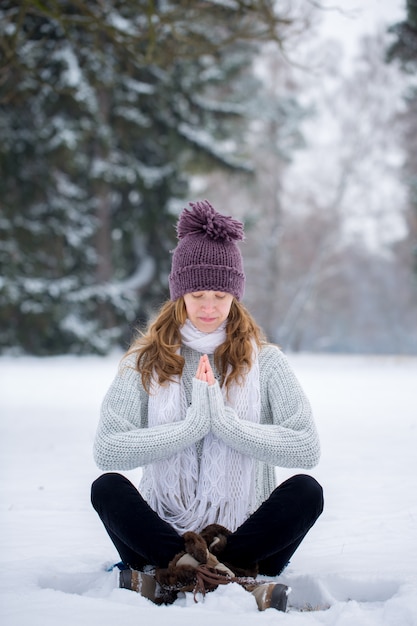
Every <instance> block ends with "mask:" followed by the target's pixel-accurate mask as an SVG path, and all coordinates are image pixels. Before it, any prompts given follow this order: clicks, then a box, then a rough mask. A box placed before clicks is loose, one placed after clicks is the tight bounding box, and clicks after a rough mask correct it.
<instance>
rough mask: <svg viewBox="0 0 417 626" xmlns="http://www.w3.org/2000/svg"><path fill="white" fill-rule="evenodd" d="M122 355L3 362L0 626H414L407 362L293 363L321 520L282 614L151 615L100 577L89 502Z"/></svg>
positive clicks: (416, 437) (181, 605)
mask: <svg viewBox="0 0 417 626" xmlns="http://www.w3.org/2000/svg"><path fill="white" fill-rule="evenodd" d="M120 356H121V355H120V354H119V353H114V354H112V355H111V356H109V357H105V358H99V357H75V356H73V357H68V356H63V357H55V358H52V357H51V358H44V359H36V358H30V357H20V358H12V357H3V358H0V389H1V393H0V415H1V421H0V459H1V460H0V464H1V465H0V476H1V478H0V490H1V491H0V494H1V498H0V507H1V517H0V524H1V537H2V549H1V566H0V572H1V581H0V593H1V599H0V607H1V608H0V617H1V620H2V623H4V624H8V626H27V624H31V626H49V625H50V624H53V625H54V626H56V625H57V624H59V625H60V626H67V625H68V626H72V625H73V624H74V623H79V624H90V625H91V626H93V625H97V626H107V625H108V626H110V625H112V626H113V625H114V624H115V623H116V624H118V623H134V624H146V623H152V624H153V626H159V625H161V626H162V625H163V624H165V623H169V624H170V625H171V626H180V625H181V626H188V625H190V626H191V624H194V623H195V621H196V620H198V623H199V626H211V625H212V624H213V623H216V624H227V625H228V626H235V625H236V626H253V625H256V624H263V625H267V624H288V625H289V626H313V625H325V626H352V625H354V626H398V625H399V624H401V626H415V625H417V567H416V562H417V532H416V530H417V529H416V523H417V495H416V488H415V482H416V469H417V460H416V459H417V455H416V449H417V445H416V444H417V430H416V422H417V420H416V418H417V394H416V382H417V358H416V357H361V356H355V357H347V356H328V355H320V356H315V355H289V357H290V361H291V363H292V365H293V367H294V370H295V372H296V373H297V375H298V377H299V379H300V381H301V382H302V384H303V386H304V388H305V389H306V391H307V393H308V395H309V397H310V399H311V401H312V404H313V408H314V412H315V415H316V421H317V425H318V428H319V431H320V435H321V441H322V459H321V461H320V464H319V465H318V466H317V468H314V469H313V470H311V474H312V475H314V476H315V477H316V478H317V479H318V480H319V481H320V482H321V483H322V485H323V487H324V491H325V511H324V513H323V515H322V517H321V518H320V519H319V520H318V522H317V524H316V525H315V527H314V528H313V529H312V530H311V531H310V533H309V535H308V536H307V537H306V539H305V540H304V542H303V544H302V545H301V546H300V548H299V550H298V551H297V552H296V554H295V555H294V557H293V559H292V562H291V563H290V565H289V567H288V568H287V570H286V571H285V573H284V575H283V576H281V577H280V578H281V579H282V580H284V581H286V582H288V584H290V586H291V587H292V593H291V595H290V601H291V606H290V610H289V612H288V613H287V614H282V613H278V612H276V611H273V610H270V611H266V612H264V613H260V612H258V611H257V609H256V605H255V603H254V599H253V598H252V597H251V595H250V594H249V593H247V592H246V591H244V590H243V589H242V588H241V587H238V586H237V585H234V584H233V585H229V586H227V587H223V588H219V589H218V590H217V591H215V592H214V593H211V594H208V595H207V596H206V598H205V600H203V599H201V598H200V599H199V602H198V604H195V603H194V601H193V598H192V595H191V594H187V595H186V596H185V597H184V598H181V599H179V600H178V601H177V603H176V604H175V605H173V606H169V607H156V606H154V605H153V604H151V603H150V602H149V601H148V600H146V599H144V598H142V597H141V596H139V595H137V594H135V593H133V592H130V591H127V590H122V589H118V588H117V583H116V572H115V571H110V572H109V571H106V566H108V565H109V564H111V563H114V562H115V561H116V560H117V554H116V552H115V550H114V548H113V546H112V544H111V542H110V540H109V539H108V537H107V535H106V533H105V531H104V529H103V528H102V525H101V522H100V521H99V519H98V517H97V515H96V513H95V512H94V511H93V509H92V508H91V506H90V502H89V489H90V484H91V482H92V481H93V480H94V478H96V476H98V475H99V473H100V472H99V471H98V470H97V468H96V467H95V465H94V462H93V459H92V454H91V447H92V441H93V437H94V433H95V429H96V425H97V420H98V413H99V405H100V402H101V399H102V397H103V395H104V393H105V391H106V390H107V387H108V385H109V384H110V382H111V380H112V378H113V376H114V374H115V372H116V368H117V364H118V361H119V358H120ZM297 471H298V470H282V469H280V470H278V477H279V480H284V479H285V478H286V477H287V476H290V475H291V474H293V473H296V472H297ZM125 475H127V476H128V477H129V478H130V479H131V480H133V481H134V482H135V483H137V482H138V480H139V471H134V472H125ZM296 607H304V608H310V609H317V608H322V609H323V610H308V611H304V612H300V611H299V610H297V608H296ZM326 607H329V608H326Z"/></svg>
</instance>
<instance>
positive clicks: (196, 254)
mask: <svg viewBox="0 0 417 626" xmlns="http://www.w3.org/2000/svg"><path fill="white" fill-rule="evenodd" d="M190 207H191V209H188V208H185V209H184V210H183V212H182V213H181V215H180V218H179V220H178V224H177V234H178V245H177V247H176V248H175V250H174V252H173V257H172V268H171V273H170V275H169V289H170V295H171V300H176V299H177V298H179V297H180V296H183V295H184V294H186V293H190V292H195V291H222V292H226V293H231V294H232V295H233V296H234V297H235V298H237V300H240V299H241V298H242V297H243V293H244V288H245V274H244V271H243V261H242V255H241V253H240V250H239V248H238V246H237V243H236V242H238V241H242V240H243V239H244V230H243V224H242V222H240V221H239V220H236V219H233V218H232V217H227V216H225V215H221V214H220V213H218V212H217V211H216V210H215V209H214V208H213V207H212V205H211V204H210V203H209V202H208V201H207V200H204V201H200V202H190Z"/></svg>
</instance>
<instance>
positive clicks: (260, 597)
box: [243, 583, 291, 613]
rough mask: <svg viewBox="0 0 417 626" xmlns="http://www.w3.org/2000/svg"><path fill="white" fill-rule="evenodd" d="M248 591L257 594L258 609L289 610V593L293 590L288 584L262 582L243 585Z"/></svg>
mask: <svg viewBox="0 0 417 626" xmlns="http://www.w3.org/2000/svg"><path fill="white" fill-rule="evenodd" d="M243 586H244V587H245V589H246V590H247V591H250V593H252V595H253V596H255V600H256V603H257V605H258V609H259V610H260V611H265V610H266V609H276V610H277V611H283V612H284V613H285V611H286V610H287V600H288V595H289V593H290V591H291V589H290V588H289V587H287V585H282V584H281V583H262V584H260V585H251V584H249V585H243Z"/></svg>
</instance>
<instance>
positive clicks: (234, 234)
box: [177, 200, 244, 241]
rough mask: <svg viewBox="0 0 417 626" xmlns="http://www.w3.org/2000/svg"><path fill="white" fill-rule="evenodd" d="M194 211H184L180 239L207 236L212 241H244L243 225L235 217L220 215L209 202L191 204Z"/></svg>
mask: <svg viewBox="0 0 417 626" xmlns="http://www.w3.org/2000/svg"><path fill="white" fill-rule="evenodd" d="M190 206H191V207H192V209H193V210H191V211H190V210H189V209H184V211H183V212H182V213H181V215H180V219H179V220H178V226H177V233H178V238H179V239H182V238H183V237H185V236H186V235H197V234H200V235H207V237H209V238H210V239H214V240H216V239H218V240H225V241H242V240H243V239H244V233H243V224H242V222H239V220H235V219H233V217H226V216H225V215H221V214H220V213H218V212H217V211H216V210H215V209H214V208H213V207H212V206H211V204H210V202H208V201H207V200H204V201H203V202H190Z"/></svg>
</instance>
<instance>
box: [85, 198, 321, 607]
mask: <svg viewBox="0 0 417 626" xmlns="http://www.w3.org/2000/svg"><path fill="white" fill-rule="evenodd" d="M177 232H178V239H179V242H178V245H177V247H176V249H175V250H174V252H173V258H172V268H171V273H170V276H169V287H170V301H168V302H167V303H165V304H164V305H163V306H162V308H161V310H160V312H159V314H158V315H157V317H156V319H155V320H154V321H153V322H152V323H151V324H150V326H149V328H148V330H147V332H146V333H145V334H142V335H140V336H139V337H138V338H137V339H136V340H135V341H134V343H133V345H132V346H131V348H130V350H129V351H128V352H127V354H126V355H125V357H124V359H123V360H122V362H121V365H120V368H119V372H118V374H117V376H116V378H115V380H114V382H113V383H112V385H111V387H110V389H109V391H108V393H107V395H106V397H105V399H104V402H103V406H102V413H101V420H100V423H99V426H98V430H97V435H96V439H95V444H94V455H95V460H96V463H97V465H98V466H99V468H100V469H102V470H105V471H109V472H110V473H105V474H103V475H102V476H100V477H99V478H98V479H97V480H96V481H95V482H94V483H93V487H92V503H93V506H94V508H95V509H96V510H97V512H98V514H99V516H100V518H101V520H102V521H103V524H104V526H105V528H106V530H107V532H108V534H109V536H110V538H111V540H112V541H113V543H114V545H115V547H116V549H117V551H118V552H119V554H120V557H121V559H122V563H123V564H124V567H125V568H126V569H125V570H123V571H121V574H120V584H121V586H125V587H129V588H134V589H136V590H138V591H141V592H142V593H143V595H146V596H147V597H151V598H152V599H153V600H154V601H158V597H159V601H160V602H170V601H173V599H175V597H176V595H177V592H178V591H179V590H189V589H193V588H194V589H201V590H203V591H204V585H205V588H207V589H211V588H213V587H215V586H216V585H217V584H218V583H219V581H220V579H221V582H223V579H225V580H227V581H228V580H238V581H241V580H243V579H241V578H239V576H240V577H241V576H242V575H244V576H247V575H248V574H250V575H251V576H256V575H257V574H258V573H259V574H264V575H269V576H275V575H278V574H279V573H280V572H281V571H282V570H283V568H284V567H285V566H286V564H287V563H288V561H289V559H290V557H291V555H292V554H293V553H294V551H295V550H296V549H297V547H298V546H299V544H300V543H301V541H302V539H303V538H304V536H305V535H306V533H307V532H308V530H309V529H310V528H311V527H312V525H313V524H314V523H315V521H316V520H317V518H318V517H319V515H320V514H321V512H322V509H323V495H322V489H321V487H320V485H319V484H318V483H317V481H316V480H315V479H314V478H312V477H311V476H309V475H304V474H297V475H295V476H293V477H292V478H290V479H289V480H287V481H285V482H284V483H283V484H281V485H279V486H278V487H277V486H276V484H275V473H274V467H275V466H280V467H286V468H291V467H294V468H312V467H313V466H315V465H316V464H317V462H318V459H319V455H320V447H319V440H318V436H317V432H316V428H315V425H314V422H313V418H312V414H311V409H310V404H309V402H308V400H307V398H306V396H305V394H304V392H303V390H302V388H301V387H300V384H299V383H298V381H297V379H296V377H295V376H294V374H293V372H292V370H291V368H290V366H289V364H288V361H287V359H286V357H285V356H284V354H283V353H282V352H281V351H280V349H279V348H278V347H276V346H274V345H271V344H268V343H267V342H266V341H265V339H264V338H263V335H262V332H261V330H260V329H259V327H258V326H257V324H256V322H255V321H254V319H253V318H252V316H251V315H250V314H249V312H248V311H247V310H246V308H245V307H244V306H243V305H242V303H241V299H242V296H243V292H244V284H245V275H244V271H243V262H242V256H241V253H240V250H239V248H238V245H237V242H238V241H240V240H242V239H243V224H242V223H241V222H240V221H238V220H235V219H233V218H231V217H226V216H224V215H221V214H220V213H218V212H217V211H216V210H215V209H214V208H213V207H212V206H211V205H210V204H209V203H208V202H207V201H204V202H197V203H191V204H190V208H189V209H188V208H186V209H184V211H183V212H182V214H181V216H180V219H179V222H178V227H177ZM137 467H142V468H143V474H142V480H141V484H140V486H139V490H137V489H136V487H135V486H133V485H132V484H131V483H130V482H129V481H128V480H127V479H126V477H124V476H123V475H121V474H119V473H114V470H119V471H123V470H132V469H134V468H137ZM213 576H214V577H213ZM216 576H217V578H218V580H217V582H216ZM236 576H237V577H236ZM204 580H205V581H206V582H205V583H204ZM246 582H247V579H246ZM252 583H253V584H252V585H251V586H248V585H246V586H247V588H249V589H250V590H251V591H252V592H253V594H254V595H255V598H256V600H257V603H258V607H259V609H261V610H263V609H265V608H269V607H274V608H278V609H281V610H285V607H286V591H287V590H286V588H285V587H284V586H283V585H282V584H279V583H265V584H260V585H257V584H256V581H252Z"/></svg>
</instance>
